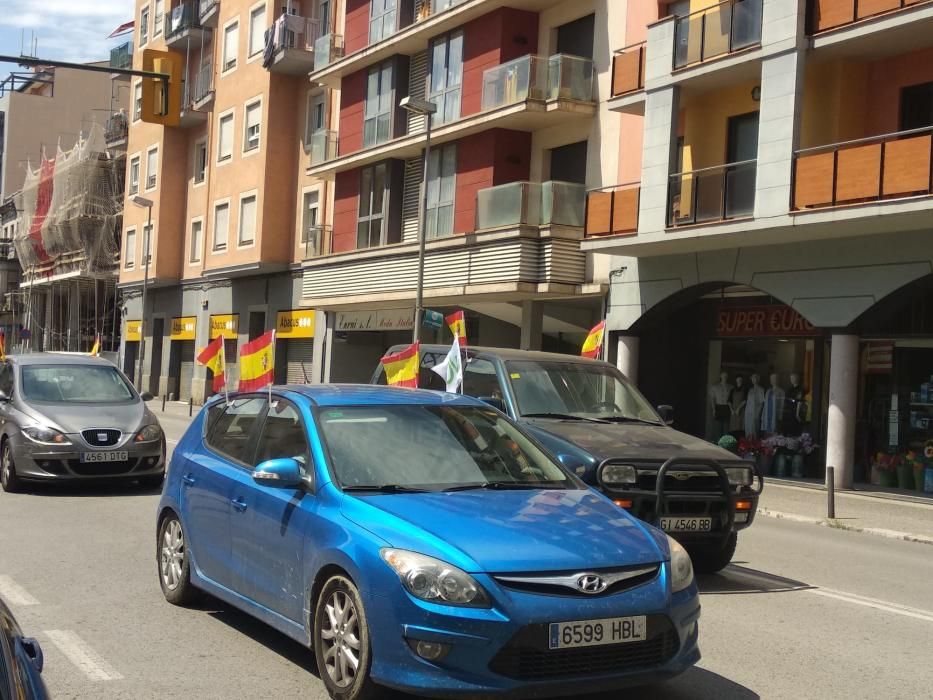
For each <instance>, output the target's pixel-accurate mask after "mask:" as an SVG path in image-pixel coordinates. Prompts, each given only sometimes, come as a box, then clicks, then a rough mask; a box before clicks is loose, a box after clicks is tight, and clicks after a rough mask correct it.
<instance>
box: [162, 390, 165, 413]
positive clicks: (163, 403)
mask: <svg viewBox="0 0 933 700" xmlns="http://www.w3.org/2000/svg"><path fill="white" fill-rule="evenodd" d="M162 413H165V394H162Z"/></svg>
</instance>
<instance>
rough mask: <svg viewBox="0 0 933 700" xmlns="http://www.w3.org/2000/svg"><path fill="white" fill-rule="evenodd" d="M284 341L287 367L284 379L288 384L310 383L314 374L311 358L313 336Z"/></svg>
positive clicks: (312, 354) (312, 353)
mask: <svg viewBox="0 0 933 700" xmlns="http://www.w3.org/2000/svg"><path fill="white" fill-rule="evenodd" d="M280 342H283V343H285V345H286V347H285V362H286V365H287V367H288V369H287V373H286V381H287V382H288V383H289V384H310V383H311V380H312V377H313V376H314V374H313V372H314V370H313V368H312V359H313V358H314V339H313V338H289V339H287V340H282V341H280Z"/></svg>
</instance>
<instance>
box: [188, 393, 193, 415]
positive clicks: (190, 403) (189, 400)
mask: <svg viewBox="0 0 933 700" xmlns="http://www.w3.org/2000/svg"><path fill="white" fill-rule="evenodd" d="M193 409H194V397H193V396H189V397H188V417H189V418H190V417H191V411H192V410H193Z"/></svg>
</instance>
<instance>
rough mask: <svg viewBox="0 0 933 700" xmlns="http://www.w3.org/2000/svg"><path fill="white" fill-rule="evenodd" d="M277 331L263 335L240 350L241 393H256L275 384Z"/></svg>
mask: <svg viewBox="0 0 933 700" xmlns="http://www.w3.org/2000/svg"><path fill="white" fill-rule="evenodd" d="M274 342H275V331H274V330H272V331H268V332H266V333H263V334H262V335H261V336H259V337H258V338H256V340H251V341H249V342H248V343H247V344H246V345H244V346H243V347H242V348H240V387H239V390H240V391H256V390H257V389H262V388H263V387H264V386H266V385H267V384H272V383H273V377H274V364H275V358H274V354H273V349H272V348H273V344H274Z"/></svg>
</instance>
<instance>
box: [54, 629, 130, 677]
mask: <svg viewBox="0 0 933 700" xmlns="http://www.w3.org/2000/svg"><path fill="white" fill-rule="evenodd" d="M44 634H45V635H46V636H47V637H48V638H49V639H50V640H51V641H52V644H54V645H55V646H57V647H58V649H59V650H60V651H61V652H62V653H63V654H64V655H65V656H66V657H68V660H69V661H71V663H73V664H74V665H75V666H77V667H78V669H79V670H80V671H81V672H82V673H83V674H84V675H85V676H87V677H88V678H90V679H91V680H92V681H118V680H121V679H122V678H123V676H121V675H120V674H119V673H117V672H116V671H115V670H114V669H113V668H112V667H111V666H110V664H108V663H107V662H106V661H104V659H103V658H102V657H101V656H100V654H98V653H97V652H96V651H94V650H93V649H92V648H91V646H90V645H89V644H88V643H87V642H85V641H84V640H83V639H81V637H79V636H78V633H77V632H72V631H71V630H48V631H46V632H44Z"/></svg>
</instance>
